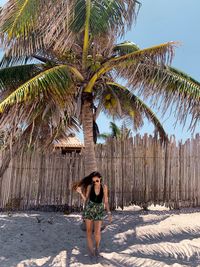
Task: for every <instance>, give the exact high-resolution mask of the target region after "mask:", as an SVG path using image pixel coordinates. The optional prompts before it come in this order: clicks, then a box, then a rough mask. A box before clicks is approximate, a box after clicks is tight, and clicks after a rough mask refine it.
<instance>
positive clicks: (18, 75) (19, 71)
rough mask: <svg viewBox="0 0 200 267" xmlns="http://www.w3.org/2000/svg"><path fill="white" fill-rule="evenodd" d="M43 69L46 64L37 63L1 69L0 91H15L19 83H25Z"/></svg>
mask: <svg viewBox="0 0 200 267" xmlns="http://www.w3.org/2000/svg"><path fill="white" fill-rule="evenodd" d="M43 70H44V66H42V65H36V64H30V65H21V66H13V67H8V68H2V69H0V93H1V92H4V91H6V90H7V89H8V90H12V91H13V90H14V89H15V88H17V87H18V86H19V85H21V84H23V83H25V82H26V81H27V80H29V79H31V78H32V77H33V76H35V75H36V74H38V73H40V72H41V71H43Z"/></svg>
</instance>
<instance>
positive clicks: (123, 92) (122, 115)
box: [100, 82, 167, 140]
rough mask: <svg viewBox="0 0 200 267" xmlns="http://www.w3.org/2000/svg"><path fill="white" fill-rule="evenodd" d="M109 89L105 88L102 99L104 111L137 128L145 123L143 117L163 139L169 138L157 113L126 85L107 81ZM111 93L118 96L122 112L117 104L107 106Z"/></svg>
mask: <svg viewBox="0 0 200 267" xmlns="http://www.w3.org/2000/svg"><path fill="white" fill-rule="evenodd" d="M106 84H107V89H105V90H104V93H103V95H102V99H101V100H100V101H101V102H102V104H103V106H104V112H105V113H106V114H110V115H112V116H113V117H116V118H117V119H124V120H125V121H126V122H127V123H128V124H130V123H131V124H132V125H133V126H134V129H135V130H138V129H139V128H140V127H141V126H142V125H143V117H145V118H147V119H148V120H149V121H150V122H152V123H153V125H154V126H155V128H156V129H157V130H158V132H159V134H160V137H161V139H162V140H167V135H166V133H165V130H164V129H163V126H162V124H161V122H160V121H159V119H158V118H157V117H156V115H155V113H154V112H153V111H152V110H151V109H150V108H149V107H148V106H147V105H146V104H145V103H144V102H143V101H142V100H141V99H140V98H139V97H137V96H136V95H134V94H133V93H132V92H130V90H128V89H127V88H126V87H125V86H122V85H120V84H118V83H115V82H107V83H106ZM108 94H111V95H112V97H113V98H115V99H116V98H117V100H118V102H119V103H120V108H121V112H118V108H117V106H116V105H113V106H109V108H108V107H107V106H106V103H105V102H104V101H105V100H104V99H106V95H108ZM111 101H112V98H111Z"/></svg>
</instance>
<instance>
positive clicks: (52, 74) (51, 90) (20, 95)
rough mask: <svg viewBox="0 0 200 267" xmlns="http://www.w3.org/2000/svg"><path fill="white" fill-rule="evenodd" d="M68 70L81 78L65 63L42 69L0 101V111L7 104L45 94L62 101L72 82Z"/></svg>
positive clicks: (79, 75)
mask: <svg viewBox="0 0 200 267" xmlns="http://www.w3.org/2000/svg"><path fill="white" fill-rule="evenodd" d="M70 72H72V73H73V74H74V75H76V78H78V79H82V76H81V74H80V73H79V72H78V70H76V69H75V68H72V67H69V66H67V65H60V66H55V67H52V68H50V69H47V70H45V71H43V72H42V73H40V74H38V75H37V76H35V77H34V78H32V79H31V80H29V81H27V82H26V83H25V84H23V85H21V86H20V87H19V88H17V89H16V90H15V91H14V92H13V93H12V94H11V95H9V96H8V97H7V98H6V99H5V100H4V101H3V102H1V103H0V112H3V111H4V109H5V108H6V107H7V106H9V105H12V104H15V103H20V102H23V101H28V100H31V99H34V98H38V97H39V98H40V97H44V96H45V94H50V95H51V96H52V97H54V98H55V99H57V100H60V101H61V102H63V101H64V96H65V95H66V90H69V88H70V84H71V82H72V75H71V76H70Z"/></svg>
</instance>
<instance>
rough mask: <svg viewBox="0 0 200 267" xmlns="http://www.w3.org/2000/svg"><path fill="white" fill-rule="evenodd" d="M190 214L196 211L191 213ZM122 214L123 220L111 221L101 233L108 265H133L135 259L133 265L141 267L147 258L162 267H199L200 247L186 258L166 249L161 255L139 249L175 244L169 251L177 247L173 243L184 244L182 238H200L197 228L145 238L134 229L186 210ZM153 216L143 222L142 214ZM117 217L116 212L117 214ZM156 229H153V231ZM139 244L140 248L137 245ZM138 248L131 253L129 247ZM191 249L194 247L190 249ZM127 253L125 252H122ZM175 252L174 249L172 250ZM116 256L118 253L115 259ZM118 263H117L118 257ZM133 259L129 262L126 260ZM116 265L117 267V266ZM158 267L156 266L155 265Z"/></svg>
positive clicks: (148, 234)
mask: <svg viewBox="0 0 200 267" xmlns="http://www.w3.org/2000/svg"><path fill="white" fill-rule="evenodd" d="M193 212H197V210H194V211H193ZM121 213H123V216H122V218H120V217H119V218H118V219H117V220H116V221H114V222H113V225H110V226H109V227H107V229H106V230H105V232H104V234H105V236H106V242H105V240H104V239H103V241H102V247H103V248H104V250H103V251H102V252H103V253H102V255H103V256H105V257H104V261H105V262H106V263H107V264H110V265H111V266H133V261H134V259H137V263H136V262H135V263H134V266H143V265H144V261H145V260H146V259H150V260H155V261H157V262H160V264H161V263H163V264H174V263H177V262H178V263H181V264H184V265H185V266H198V265H199V264H200V260H199V257H200V247H197V248H196V251H195V249H193V253H192V255H190V256H188V255H187V252H186V255H184V253H183V252H182V251H177V252H176V251H175V252H174V251H171V252H170V251H168V250H167V249H165V251H163V253H161V252H160V251H156V250H154V251H148V249H147V251H146V250H144V249H138V248H139V247H140V245H141V246H142V247H143V248H144V246H147V247H148V245H152V246H155V245H156V246H157V245H159V244H162V243H163V242H170V243H172V245H173V243H174V245H173V246H172V249H173V248H174V247H175V246H176V243H179V242H181V241H183V240H184V239H187V240H192V239H194V238H200V234H199V229H197V228H194V229H190V228H187V229H181V230H180V231H179V232H177V231H173V229H169V231H168V232H167V233H162V232H161V233H160V232H153V231H152V232H149V233H147V234H146V235H145V234H144V235H142V238H141V237H140V236H137V233H136V229H137V228H139V227H142V226H150V228H151V225H152V226H154V225H156V224H158V223H160V222H162V221H164V220H166V219H167V218H168V217H169V216H170V215H171V214H181V213H183V214H185V213H187V210H183V211H163V212H161V211H147V212H144V211H137V212H131V211H126V212H121ZM145 214H146V215H155V217H154V216H153V218H152V219H150V220H148V221H144V220H143V218H142V216H141V215H145ZM116 216H117V213H116ZM154 229H155V228H154ZM137 245H139V246H137ZM132 246H133V247H137V249H133V251H131V247H132ZM193 247H194V246H193ZM126 250H128V252H124V251H126ZM175 250H176V249H175ZM115 253H118V256H117V260H116V257H115ZM108 254H110V255H112V254H113V255H114V257H111V258H110V256H109V259H107V258H106V255H108ZM119 255H120V257H121V261H120V257H119ZM130 259H132V261H131V263H129V260H130ZM118 264H119V265H118ZM158 266H159V265H158Z"/></svg>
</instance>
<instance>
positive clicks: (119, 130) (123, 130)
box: [98, 122, 131, 141]
mask: <svg viewBox="0 0 200 267" xmlns="http://www.w3.org/2000/svg"><path fill="white" fill-rule="evenodd" d="M110 129H111V133H102V134H99V135H98V138H100V139H103V140H105V141H107V140H109V139H110V138H116V139H128V138H129V137H131V130H130V129H128V128H127V127H126V124H125V123H123V125H122V126H121V127H118V126H117V125H116V123H114V122H110Z"/></svg>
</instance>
